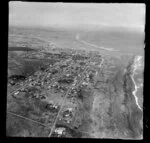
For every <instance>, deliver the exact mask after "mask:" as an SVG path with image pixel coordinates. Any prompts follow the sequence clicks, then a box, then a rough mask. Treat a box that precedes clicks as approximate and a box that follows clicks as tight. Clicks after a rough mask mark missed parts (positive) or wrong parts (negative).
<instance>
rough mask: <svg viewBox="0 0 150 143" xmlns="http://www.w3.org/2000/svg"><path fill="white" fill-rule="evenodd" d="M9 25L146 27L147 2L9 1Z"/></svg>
mask: <svg viewBox="0 0 150 143" xmlns="http://www.w3.org/2000/svg"><path fill="white" fill-rule="evenodd" d="M9 25H15V26H36V27H38V26H39V27H50V26H54V27H68V28H69V27H71V28H73V27H80V28H82V27H85V26H91V27H92V26H97V27H99V28H102V27H104V26H105V27H125V28H131V29H132V28H135V29H138V30H142V31H143V30H144V27H145V4H131V3H130V4H127V3H126V4H123V3H121V4H117V3H113V4H111V3H109V4H104V3H99V4H97V3H95V4H94V3H34V2H20V1H17V2H15V1H14V2H12V1H11V2H9Z"/></svg>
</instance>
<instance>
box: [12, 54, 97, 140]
mask: <svg viewBox="0 0 150 143" xmlns="http://www.w3.org/2000/svg"><path fill="white" fill-rule="evenodd" d="M79 57H80V58H79ZM58 61H59V60H58ZM99 62H100V60H98V61H97V59H96V58H95V60H91V59H90V57H88V56H87V55H86V56H85V57H84V56H82V55H80V54H79V55H72V56H70V57H69V56H68V57H67V58H66V59H64V60H60V61H59V62H56V63H55V64H53V65H51V64H50V65H48V66H47V68H46V69H44V70H39V71H37V72H35V73H34V74H33V75H31V76H29V77H27V78H26V79H25V80H24V81H21V82H20V83H22V85H21V87H20V88H18V89H17V90H15V92H14V93H13V94H12V95H13V97H15V98H22V97H23V96H31V98H33V99H34V98H37V99H40V100H41V102H42V101H44V102H47V105H46V106H45V110H46V111H45V113H44V117H45V118H47V123H51V124H53V122H54V120H55V119H56V116H57V115H58V113H59V112H60V115H59V117H58V121H57V122H56V124H60V125H65V126H67V127H68V128H69V126H70V128H71V126H72V127H73V122H74V120H75V119H76V117H75V113H76V111H77V110H78V107H77V104H78V103H77V102H78V101H77V100H78V95H77V94H79V87H80V88H82V87H85V86H89V85H92V82H93V77H94V76H95V74H96V70H93V68H92V67H90V65H96V64H99ZM89 64H90V65H89ZM12 86H13V85H12ZM61 107H63V108H62V109H61ZM60 109H61V111H60ZM51 114H52V115H54V119H53V121H52V120H51V119H49V118H50V115H51ZM65 132H66V128H65V127H61V126H60V127H58V128H57V127H55V129H54V131H53V134H55V136H58V137H59V136H62V135H64V136H65Z"/></svg>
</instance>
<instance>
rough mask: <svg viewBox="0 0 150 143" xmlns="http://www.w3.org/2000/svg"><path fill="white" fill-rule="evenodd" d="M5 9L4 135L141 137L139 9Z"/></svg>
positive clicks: (48, 5) (25, 5)
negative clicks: (5, 74) (5, 105)
mask: <svg viewBox="0 0 150 143" xmlns="http://www.w3.org/2000/svg"><path fill="white" fill-rule="evenodd" d="M8 11H9V12H8V13H9V20H8V67H7V101H6V102H7V108H6V136H7V137H34V138H39V137H42V138H88V139H101V140H102V139H112V140H113V139H121V140H142V139H143V101H144V100H143V99H144V95H143V86H144V85H143V83H144V67H145V66H144V65H145V64H144V59H145V57H144V55H145V42H144V41H145V15H146V5H145V4H144V3H69V2H68V3H65V2H27V1H26V2H23V1H10V2H9V9H8Z"/></svg>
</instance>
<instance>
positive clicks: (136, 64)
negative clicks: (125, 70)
mask: <svg viewBox="0 0 150 143" xmlns="http://www.w3.org/2000/svg"><path fill="white" fill-rule="evenodd" d="M141 58H142V56H137V57H135V61H134V62H135V65H134V67H133V74H132V75H131V78H132V81H133V83H134V86H135V90H134V91H133V92H132V94H133V95H134V97H135V101H136V105H137V106H138V108H139V109H140V110H142V108H141V107H140V105H139V102H138V97H137V96H136V93H137V90H138V88H140V87H141V85H140V86H137V85H136V82H135V80H134V75H135V74H136V70H137V69H138V68H139V67H140V66H141V63H140V60H141Z"/></svg>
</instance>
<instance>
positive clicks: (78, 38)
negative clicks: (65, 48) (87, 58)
mask: <svg viewBox="0 0 150 143" xmlns="http://www.w3.org/2000/svg"><path fill="white" fill-rule="evenodd" d="M76 40H78V41H80V42H81V43H83V44H86V45H89V46H93V47H95V48H100V49H103V50H107V51H119V50H115V49H113V48H104V47H102V46H100V47H99V46H97V45H95V44H91V43H88V42H86V41H84V40H80V35H79V34H77V35H76Z"/></svg>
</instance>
